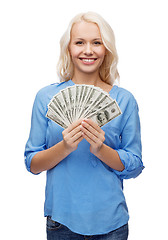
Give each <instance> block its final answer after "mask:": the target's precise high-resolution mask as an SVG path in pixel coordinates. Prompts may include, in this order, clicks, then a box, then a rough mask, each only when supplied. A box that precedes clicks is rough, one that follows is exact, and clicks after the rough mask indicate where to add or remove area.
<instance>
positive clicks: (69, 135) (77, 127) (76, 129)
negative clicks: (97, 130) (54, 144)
mask: <svg viewBox="0 0 168 240" xmlns="http://www.w3.org/2000/svg"><path fill="white" fill-rule="evenodd" d="M81 122H82V119H79V120H77V121H75V122H73V123H72V124H71V125H70V126H69V127H68V128H67V129H65V130H64V131H63V132H62V135H63V143H64V145H65V148H66V149H67V150H68V151H69V153H71V152H73V151H74V150H76V149H77V147H78V144H79V143H80V142H81V141H82V139H83V136H82V131H81Z"/></svg>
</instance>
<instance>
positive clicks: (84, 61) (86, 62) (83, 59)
mask: <svg viewBox="0 0 168 240" xmlns="http://www.w3.org/2000/svg"><path fill="white" fill-rule="evenodd" d="M79 59H80V60H81V61H82V62H83V63H85V64H92V63H94V62H95V61H96V60H97V58H79Z"/></svg>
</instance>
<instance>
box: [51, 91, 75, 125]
mask: <svg viewBox="0 0 168 240" xmlns="http://www.w3.org/2000/svg"><path fill="white" fill-rule="evenodd" d="M53 99H56V101H57V103H58V105H59V107H60V109H61V112H62V114H63V115H64V117H65V119H66V122H68V125H69V124H70V123H71V122H70V121H69V118H68V112H67V111H66V106H65V100H64V98H63V95H62V94H61V92H59V93H58V94H56V95H55V96H54V98H53ZM51 101H52V100H51Z"/></svg>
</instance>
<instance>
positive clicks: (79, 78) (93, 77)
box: [72, 72, 102, 86]
mask: <svg viewBox="0 0 168 240" xmlns="http://www.w3.org/2000/svg"><path fill="white" fill-rule="evenodd" d="M72 81H73V82H74V83H75V84H87V85H94V86H98V85H100V82H102V80H101V79H100V76H99V74H98V73H97V72H96V73H92V74H86V73H83V74H82V73H80V74H78V73H77V72H76V73H75V74H74V76H73V78H72Z"/></svg>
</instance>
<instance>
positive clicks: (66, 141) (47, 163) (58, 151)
mask: <svg viewBox="0 0 168 240" xmlns="http://www.w3.org/2000/svg"><path fill="white" fill-rule="evenodd" d="M80 124H81V120H78V121H76V122H74V123H73V124H71V125H70V126H69V127H68V128H67V129H66V130H64V131H63V133H62V135H63V140H62V141H61V142H59V143H57V144H56V145H54V146H53V147H51V148H49V149H47V150H43V151H41V152H38V153H37V154H36V155H35V156H34V157H33V158H32V161H31V172H33V173H35V174H37V173H39V172H42V171H45V170H49V169H51V168H53V167H55V166H56V165H57V164H58V163H59V162H61V161H62V160H63V159H64V158H65V157H67V156H68V155H69V154H70V153H71V152H73V151H74V150H75V149H76V148H77V146H78V144H79V143H80V142H81V141H82V139H83V137H82V132H81V130H80Z"/></svg>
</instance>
